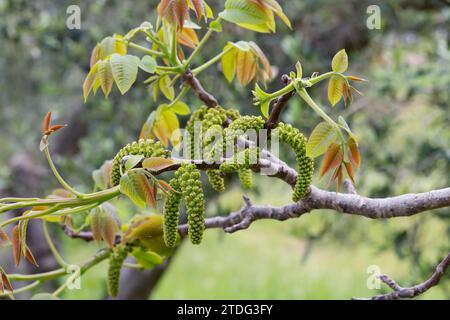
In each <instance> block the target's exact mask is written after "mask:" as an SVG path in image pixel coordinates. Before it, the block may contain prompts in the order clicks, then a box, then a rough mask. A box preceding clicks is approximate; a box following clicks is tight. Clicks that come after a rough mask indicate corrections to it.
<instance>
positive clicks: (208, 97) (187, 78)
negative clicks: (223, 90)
mask: <svg viewBox="0 0 450 320" xmlns="http://www.w3.org/2000/svg"><path fill="white" fill-rule="evenodd" d="M182 80H183V81H184V82H185V83H187V84H188V85H189V86H190V87H191V88H192V89H193V90H194V91H195V93H196V95H197V97H198V98H199V99H200V100H201V101H203V102H204V103H205V105H207V106H208V107H210V108H214V107H216V106H218V105H219V103H218V102H217V100H216V98H215V97H214V96H213V95H212V94H210V93H209V92H208V91H206V90H205V89H204V88H203V86H202V84H201V83H200V81H198V79H197V78H196V77H195V76H194V74H193V73H192V72H191V71H190V70H188V71H186V72H185V73H184V75H183V76H182Z"/></svg>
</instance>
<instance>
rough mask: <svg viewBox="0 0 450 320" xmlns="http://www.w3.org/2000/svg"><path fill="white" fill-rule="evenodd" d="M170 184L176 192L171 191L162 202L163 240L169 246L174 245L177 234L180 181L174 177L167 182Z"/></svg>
mask: <svg viewBox="0 0 450 320" xmlns="http://www.w3.org/2000/svg"><path fill="white" fill-rule="evenodd" d="M169 184H170V186H171V187H172V188H173V189H174V190H175V191H178V192H173V191H171V192H170V194H169V196H168V197H167V199H166V201H165V203H164V211H163V218H164V224H163V229H164V242H165V243H166V245H167V246H168V247H169V248H172V247H174V246H175V244H176V242H177V236H178V223H179V219H180V201H181V192H179V191H180V183H179V182H178V180H177V179H176V178H173V179H171V180H170V182H169Z"/></svg>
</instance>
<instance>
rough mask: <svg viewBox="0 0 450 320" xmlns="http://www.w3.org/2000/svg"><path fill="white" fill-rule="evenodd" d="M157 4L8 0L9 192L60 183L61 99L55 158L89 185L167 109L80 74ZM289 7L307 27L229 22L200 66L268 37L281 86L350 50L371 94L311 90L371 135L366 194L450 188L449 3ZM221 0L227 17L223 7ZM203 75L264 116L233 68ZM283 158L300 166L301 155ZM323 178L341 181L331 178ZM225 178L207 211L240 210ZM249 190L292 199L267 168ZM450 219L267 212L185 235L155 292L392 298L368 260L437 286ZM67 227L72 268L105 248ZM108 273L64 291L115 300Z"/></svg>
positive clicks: (0, 5)
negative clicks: (333, 101) (372, 285)
mask: <svg viewBox="0 0 450 320" xmlns="http://www.w3.org/2000/svg"><path fill="white" fill-rule="evenodd" d="M157 2H158V1H150V0H136V1H115V0H100V1H76V0H74V1H66V0H63V1H57V2H56V1H46V0H35V1H23V0H14V1H13V0H0V35H1V38H2V40H1V51H0V75H1V76H0V93H1V94H0V126H1V130H0V140H1V144H2V151H1V152H0V194H21V195H24V194H26V195H31V194H30V192H33V193H34V194H36V195H38V196H44V195H45V194H47V193H48V192H50V191H51V190H52V189H53V188H55V187H57V183H56V181H55V180H54V179H51V176H50V171H49V169H48V168H47V167H46V166H45V161H44V158H43V156H42V155H41V154H40V153H39V150H38V149H39V148H38V145H39V139H40V127H41V119H42V118H43V116H44V115H45V113H46V112H47V111H48V110H49V109H51V110H52V111H53V112H54V115H55V117H56V121H58V122H62V123H68V124H69V128H68V129H65V130H64V131H61V134H58V135H57V136H55V143H54V146H53V148H54V153H55V154H56V156H55V158H56V162H57V165H58V166H59V167H60V168H61V171H62V172H63V174H64V176H65V177H66V178H67V179H68V180H69V181H70V182H71V183H72V184H74V185H76V186H77V187H78V188H79V189H81V190H86V191H88V190H90V189H91V188H92V179H91V172H92V170H94V169H96V168H98V167H99V166H100V165H101V164H102V163H103V161H104V160H106V159H110V158H112V157H113V156H114V155H115V153H116V152H117V150H118V149H120V147H121V146H122V145H124V144H126V143H128V142H130V141H133V140H135V139H136V138H137V136H138V134H139V131H140V129H141V126H142V124H143V123H144V121H145V119H146V117H147V115H148V113H149V112H150V111H151V110H153V109H154V108H155V107H156V106H157V105H158V103H155V102H153V99H152V97H151V95H150V92H149V91H148V89H147V88H146V87H145V86H144V85H142V84H137V85H135V86H134V88H133V89H132V90H131V91H130V92H129V93H128V94H127V95H126V96H123V97H122V96H120V94H119V93H118V92H117V90H113V93H112V94H111V96H110V98H109V99H108V100H106V99H104V98H103V96H102V95H101V94H100V95H97V96H96V97H94V98H92V97H91V98H90V99H89V101H88V103H86V104H83V99H82V83H83V80H84V77H85V75H86V74H87V72H88V70H89V57H90V51H91V49H92V48H93V47H94V46H95V44H96V43H97V42H98V41H100V40H101V39H103V38H104V37H106V36H108V35H111V34H113V33H118V34H124V33H126V32H127V31H128V30H129V29H131V28H133V27H136V26H138V25H140V23H141V22H142V21H146V20H150V21H151V20H152V19H153V18H154V17H155V8H156V4H157ZM279 2H280V4H281V5H282V6H283V8H284V10H285V12H286V13H287V15H288V16H289V18H290V19H291V21H292V23H293V27H294V30H292V31H291V30H288V29H287V28H286V27H285V26H284V25H281V24H280V23H279V24H278V29H277V31H278V32H277V33H276V34H255V33H252V32H250V31H246V30H243V29H239V28H237V27H235V26H233V25H230V24H224V33H222V34H219V35H216V36H214V37H213V39H212V40H211V42H210V44H209V45H207V46H206V49H205V50H204V51H203V52H202V54H201V55H199V59H198V60H197V62H201V60H202V59H203V60H206V59H208V58H209V57H212V56H213V55H214V54H216V53H217V50H219V49H220V48H222V47H223V46H224V45H225V43H226V42H227V41H236V40H241V39H242V40H254V41H255V42H257V43H258V44H259V45H260V46H261V48H263V50H264V51H265V53H266V55H267V56H268V58H269V60H270V61H271V63H272V64H273V65H274V66H276V68H277V69H278V70H279V72H278V77H277V79H275V80H274V81H273V82H272V83H271V84H270V85H269V88H270V90H271V91H273V90H276V89H278V88H279V87H280V86H281V82H280V81H279V80H278V79H279V77H280V75H281V74H283V73H288V72H289V71H291V70H292V69H293V66H294V64H295V62H296V61H297V60H300V61H301V62H302V64H303V68H304V74H311V73H313V72H315V71H318V72H325V71H328V69H329V64H330V61H331V58H332V56H333V55H334V53H335V52H337V51H338V50H340V49H341V48H345V49H346V50H347V52H348V55H349V59H350V70H349V73H350V74H355V75H358V76H361V77H363V78H366V79H368V80H369V82H368V83H366V84H363V85H358V89H360V90H361V91H362V92H363V94H364V95H363V96H358V97H356V99H355V102H354V104H353V105H351V106H350V107H344V106H343V105H342V104H339V105H338V106H336V107H335V108H333V110H330V109H331V108H330V106H329V103H328V101H327V98H326V87H325V86H324V85H323V86H319V87H318V88H315V89H314V90H312V92H311V94H312V96H313V97H314V98H316V99H317V101H318V102H320V104H321V105H323V106H325V108H326V109H327V110H328V111H329V112H330V114H331V115H332V116H333V117H334V118H337V116H338V115H343V116H344V117H345V119H346V120H347V121H348V122H349V124H350V126H351V127H352V129H353V131H354V132H355V133H356V134H357V135H358V136H359V137H360V147H361V153H362V159H363V162H362V167H361V170H360V171H359V172H358V174H357V179H358V180H357V189H358V192H359V193H361V194H363V195H367V196H370V197H386V196H391V195H397V194H402V193H408V192H424V191H428V190H431V189H437V188H443V187H447V186H449V185H450V130H449V127H450V103H449V101H450V48H449V39H450V31H449V30H450V6H449V3H448V1H445V0H435V1H418V0H415V1H411V0H392V1H365V0H348V1H332V0H299V1H281V0H280V1H279ZM208 3H209V4H210V5H211V6H212V7H213V8H217V9H215V12H219V9H218V8H221V3H222V1H209V2H208ZM72 4H76V5H79V6H80V8H81V22H82V26H81V30H68V29H67V28H66V18H67V14H66V9H67V7H68V6H69V5H72ZM371 4H377V5H379V7H380V9H381V29H379V30H369V29H368V28H367V27H366V19H367V18H368V16H369V15H368V14H367V12H366V10H367V7H368V6H369V5H371ZM201 79H202V80H203V83H204V84H205V87H206V89H207V90H209V91H211V92H213V93H214V94H215V95H216V96H217V97H218V98H219V100H220V101H221V103H222V104H223V105H224V106H234V107H238V108H239V109H240V110H241V113H243V114H256V113H258V110H257V109H256V108H254V107H252V105H251V93H250V89H251V87H250V86H249V87H247V88H242V87H241V86H240V85H239V84H237V83H233V84H231V85H230V84H227V83H226V81H225V80H224V78H223V76H222V75H221V72H220V69H219V68H211V69H210V70H208V72H206V73H205V74H203V75H202V78H201ZM140 80H143V78H141V79H140ZM185 100H186V102H188V104H189V105H190V106H191V107H192V108H194V109H195V107H197V106H200V103H199V102H198V101H197V100H196V99H195V98H194V97H193V96H189V97H188V98H186V99H185ZM185 120H186V119H183V121H185ZM283 120H284V121H287V122H291V123H294V124H295V125H296V126H297V127H298V128H300V129H301V130H302V131H303V132H304V133H305V134H306V135H308V134H309V133H310V132H311V130H312V128H314V126H315V125H316V124H317V123H318V122H319V118H318V117H317V115H316V114H314V112H312V111H311V110H310V109H308V107H307V106H306V105H304V104H303V103H302V102H301V101H300V99H298V98H294V99H292V100H291V102H290V104H289V107H288V108H287V109H286V112H285V113H284V115H283ZM283 158H285V159H287V160H288V161H292V160H293V158H292V156H291V155H290V154H285V155H283ZM317 166H318V163H317ZM314 184H316V185H318V186H320V187H323V188H330V189H331V188H333V187H331V186H327V179H326V178H325V179H322V180H320V181H319V180H318V179H317V178H316V179H315V180H314ZM227 185H228V188H227V191H226V192H225V193H224V194H223V195H220V196H219V197H217V195H213V193H212V192H209V194H210V197H209V199H210V201H208V214H210V215H217V214H227V213H229V212H230V211H233V210H237V209H239V208H240V206H241V205H242V200H241V196H242V191H241V190H240V188H239V185H238V183H235V181H231V180H230V181H229V182H228V184H227ZM248 195H249V196H251V198H252V199H253V200H254V202H255V203H258V204H273V205H282V204H286V203H289V201H290V190H289V189H287V188H286V186H285V185H284V184H283V183H281V182H279V181H273V179H269V178H265V177H256V179H255V187H254V190H252V191H251V192H249V193H248ZM121 208H122V210H121V215H122V217H126V216H129V215H130V214H133V213H137V210H136V209H134V208H132V207H130V206H128V205H127V204H123V205H122V206H121ZM449 218H450V215H449V209H448V208H447V209H441V210H435V211H434V212H432V213H431V212H430V213H424V214H421V215H417V216H414V217H412V218H399V219H395V220H389V221H370V220H368V219H364V218H360V217H352V216H344V215H341V214H338V213H335V212H332V211H315V212H313V213H311V214H308V215H305V216H303V217H302V218H301V219H298V220H289V221H287V222H283V223H280V222H275V221H265V222H258V223H255V224H253V225H252V227H251V228H250V229H249V230H246V231H244V232H238V233H236V234H233V235H224V234H223V232H221V231H218V230H213V231H208V232H207V235H206V237H205V241H204V242H203V243H202V245H200V246H192V245H191V244H188V243H185V244H183V245H182V247H181V248H180V250H179V251H178V252H177V254H176V255H175V257H174V259H173V262H172V264H171V266H170V267H169V269H168V270H167V271H166V272H165V274H164V276H163V277H162V279H161V281H159V282H158V284H157V286H156V289H155V290H154V291H153V292H152V294H151V298H155V299H172V298H175V299H178V298H191V299H195V298H205V299H213V298H218V299H220V298H224V299H226V298H233V299H241V298H242V299H244V298H247V299H251V298H256V299H271V298H273V299H318V298H325V299H348V298H350V297H352V296H370V295H374V294H377V293H381V292H386V288H384V287H382V288H381V289H380V290H369V289H368V287H367V283H366V282H367V279H368V277H369V276H370V274H368V273H367V268H368V267H369V266H371V265H376V266H379V268H380V269H381V272H383V273H387V274H389V275H390V276H392V277H394V278H395V279H397V280H398V281H399V283H400V284H401V285H404V286H406V285H411V284H414V283H418V282H420V281H422V280H424V279H425V278H426V277H427V276H428V275H429V274H430V273H431V272H432V269H433V267H434V265H435V264H436V263H437V262H438V261H439V260H440V259H441V258H442V257H443V255H444V254H445V253H446V252H448V250H449V248H450V244H449V243H450V242H449V238H450V220H449ZM55 231H57V230H55ZM55 236H57V237H59V238H60V241H61V248H62V250H63V252H64V255H65V256H66V257H67V258H68V259H69V260H70V261H73V262H77V261H81V260H83V259H84V258H86V257H87V256H89V254H92V253H93V252H95V250H97V249H98V247H97V246H96V245H94V244H86V243H84V242H81V241H79V240H69V239H67V238H66V237H65V236H64V235H62V234H61V233H60V232H59V233H56V234H55ZM8 254H9V253H6V252H3V255H2V256H0V259H6V258H5V256H7V255H8ZM105 270H106V263H103V264H101V265H99V266H98V267H96V268H94V269H92V270H91V271H89V272H88V273H87V274H86V275H85V277H83V280H82V290H72V291H67V293H66V294H65V296H64V297H65V298H70V299H72V298H82V299H102V298H104V297H105ZM445 280H447V281H445ZM448 280H449V276H448V275H447V276H446V279H444V281H443V282H442V284H440V285H439V287H438V288H435V289H432V290H430V291H429V292H428V293H426V294H425V295H423V296H422V297H421V298H425V299H426V298H429V299H431V298H437V299H448V298H450V281H448Z"/></svg>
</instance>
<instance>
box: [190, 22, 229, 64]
mask: <svg viewBox="0 0 450 320" xmlns="http://www.w3.org/2000/svg"><path fill="white" fill-rule="evenodd" d="M220 20H221V18H220V17H218V18H217V19H216V21H217V22H220ZM214 32H215V31H214V30H213V29H211V28H210V29H208V31H207V32H206V33H205V35H204V36H203V38H202V40H200V42H199V43H198V45H197V47H196V48H195V49H194V51H192V53H191V55H190V56H189V58H188V59H187V60H186V61H185V62H184V63H183V66H184V67H185V69H187V68H188V67H189V65H190V64H191V63H192V60H193V59H194V57H195V55H196V54H197V53H198V52H199V51H200V50H201V49H202V48H203V46H204V45H205V43H206V42H207V41H208V40H209V38H210V37H211V35H212V34H213V33H214Z"/></svg>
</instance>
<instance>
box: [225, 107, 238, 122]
mask: <svg viewBox="0 0 450 320" xmlns="http://www.w3.org/2000/svg"><path fill="white" fill-rule="evenodd" d="M225 114H226V116H227V118H228V119H230V120H231V121H234V120H236V119H238V118H239V117H240V116H241V114H240V113H239V110H238V109H235V108H230V109H227V110H225Z"/></svg>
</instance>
